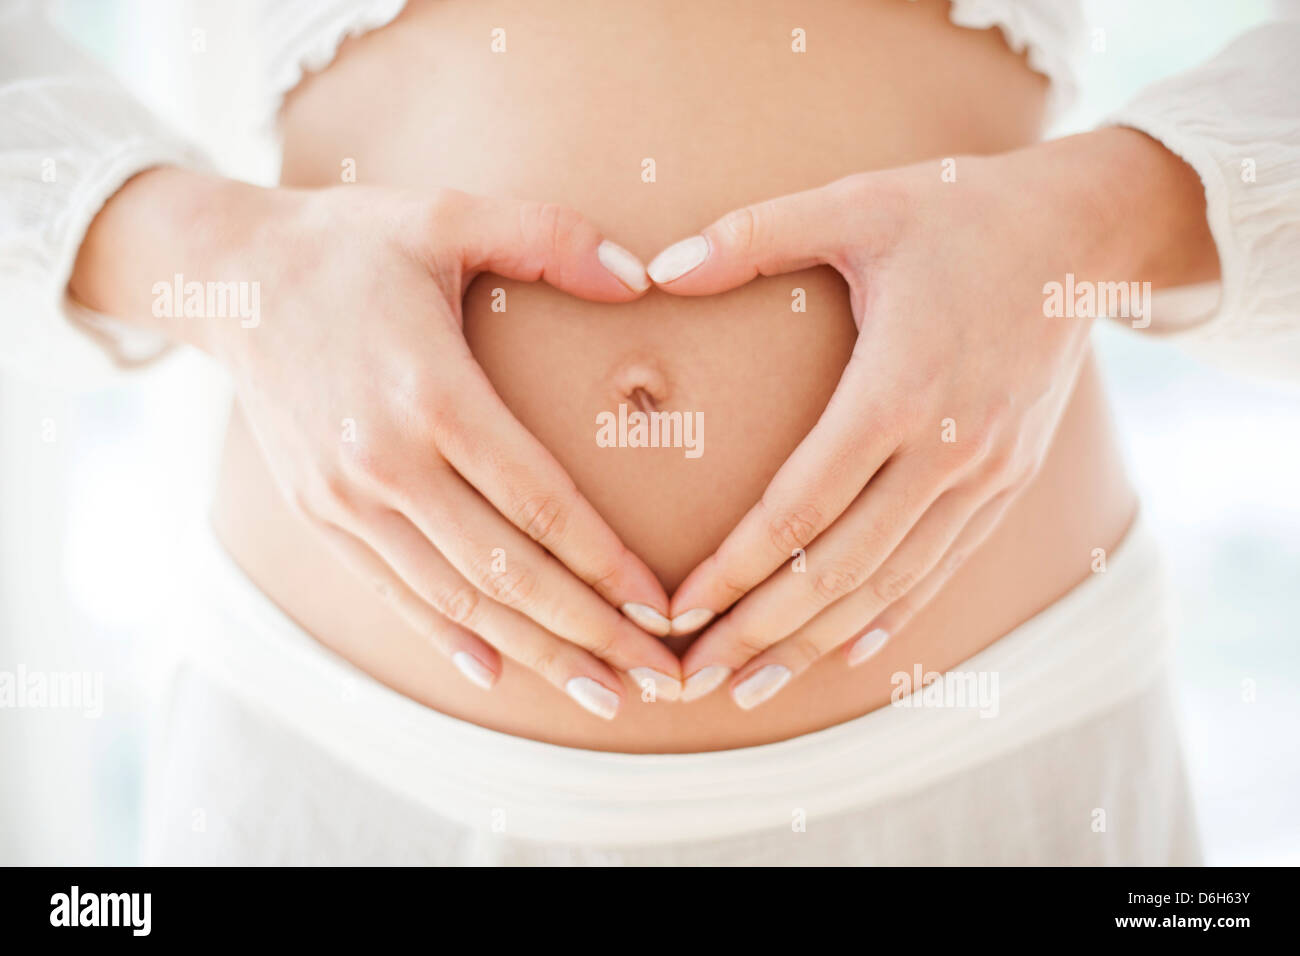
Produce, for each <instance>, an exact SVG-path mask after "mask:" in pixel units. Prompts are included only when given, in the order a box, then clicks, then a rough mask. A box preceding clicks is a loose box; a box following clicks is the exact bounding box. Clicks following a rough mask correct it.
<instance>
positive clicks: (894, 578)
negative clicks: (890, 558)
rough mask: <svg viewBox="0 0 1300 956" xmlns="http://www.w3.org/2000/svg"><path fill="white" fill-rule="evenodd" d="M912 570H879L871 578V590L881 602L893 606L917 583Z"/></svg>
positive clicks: (914, 572) (915, 574)
mask: <svg viewBox="0 0 1300 956" xmlns="http://www.w3.org/2000/svg"><path fill="white" fill-rule="evenodd" d="M917 578H918V575H917V573H916V571H915V569H913V568H881V569H880V571H878V572H877V573H876V574H874V575H873V576H872V578H871V590H872V592H873V593H874V594H875V595H876V597H877V598H879V599H880V600H881V601H883V602H885V603H886V604H893V603H894V602H895V601H897V600H898V599H899V598H901V597H902V596H903V595H904V594H906V593H907V592H908V591H910V590H912V587H913V586H914V585H915V584H916V582H917Z"/></svg>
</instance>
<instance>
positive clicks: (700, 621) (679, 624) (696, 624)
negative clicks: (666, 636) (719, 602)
mask: <svg viewBox="0 0 1300 956" xmlns="http://www.w3.org/2000/svg"><path fill="white" fill-rule="evenodd" d="M711 620H713V612H712V611H710V610H709V609H708V608H707V607H693V608H691V609H690V610H689V611H682V613H681V614H678V615H677V616H676V617H675V618H673V623H672V628H673V634H677V635H680V634H690V633H691V632H692V631H698V630H699V629H700V628H702V627H703V626H704V625H705V624H708V623H709V622H710V621H711Z"/></svg>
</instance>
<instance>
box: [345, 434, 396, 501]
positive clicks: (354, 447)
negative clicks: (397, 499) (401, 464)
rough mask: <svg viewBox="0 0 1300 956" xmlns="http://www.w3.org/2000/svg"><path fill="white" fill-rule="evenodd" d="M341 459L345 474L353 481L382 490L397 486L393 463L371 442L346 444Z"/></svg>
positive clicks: (359, 441)
mask: <svg viewBox="0 0 1300 956" xmlns="http://www.w3.org/2000/svg"><path fill="white" fill-rule="evenodd" d="M340 457H341V459H342V471H343V473H344V474H345V475H347V476H348V477H349V479H351V480H353V481H356V482H358V483H361V484H364V485H366V486H367V487H371V488H377V489H380V490H387V489H390V488H393V487H395V486H396V485H397V477H396V473H395V469H394V468H393V464H392V461H391V460H390V459H389V457H388V455H387V454H385V453H384V452H383V451H382V450H380V448H378V447H376V445H375V444H373V443H371V442H367V441H361V440H358V441H355V442H344V443H343V449H342V451H341V453H340Z"/></svg>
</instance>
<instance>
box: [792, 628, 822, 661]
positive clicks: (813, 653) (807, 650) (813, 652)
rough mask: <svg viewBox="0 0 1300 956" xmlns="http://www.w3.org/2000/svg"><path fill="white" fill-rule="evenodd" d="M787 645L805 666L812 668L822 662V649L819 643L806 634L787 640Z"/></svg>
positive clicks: (793, 636) (796, 635)
mask: <svg viewBox="0 0 1300 956" xmlns="http://www.w3.org/2000/svg"><path fill="white" fill-rule="evenodd" d="M785 643H786V645H787V646H788V647H789V649H790V652H791V653H793V654H794V655H795V656H796V657H797V658H798V659H799V660H800V661H802V662H803V663H804V665H805V666H809V667H810V666H812V665H813V664H815V663H817V661H819V660H821V657H822V649H821V648H820V647H818V646H817V643H816V642H815V641H814V640H812V638H810V637H808V636H807V635H804V634H795V635H792V636H791V637H789V638H787V640H786V642H785Z"/></svg>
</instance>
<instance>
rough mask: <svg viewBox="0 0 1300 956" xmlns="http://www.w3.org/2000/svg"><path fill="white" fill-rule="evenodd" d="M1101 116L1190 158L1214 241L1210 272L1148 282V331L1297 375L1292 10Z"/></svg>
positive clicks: (1298, 186) (1299, 243) (1299, 162)
mask: <svg viewBox="0 0 1300 956" xmlns="http://www.w3.org/2000/svg"><path fill="white" fill-rule="evenodd" d="M1109 122H1111V123H1113V124H1117V125H1122V126H1129V127H1133V128H1134V129H1138V130H1141V131H1142V132H1144V133H1146V134H1147V135H1149V136H1151V137H1153V138H1155V139H1157V140H1159V141H1160V142H1161V143H1163V144H1164V145H1165V146H1166V147H1167V148H1168V149H1169V150H1170V151H1172V152H1173V153H1175V154H1177V155H1178V156H1180V157H1181V158H1182V159H1183V160H1184V161H1186V162H1187V163H1188V164H1189V165H1190V166H1191V167H1192V168H1193V169H1195V170H1196V172H1197V173H1198V174H1199V175H1200V177H1201V182H1202V183H1204V185H1205V202H1206V212H1207V215H1208V218H1209V226H1210V230H1211V232H1212V233H1213V236H1214V242H1215V245H1216V246H1217V247H1218V251H1219V265H1220V281H1219V282H1216V283H1213V284H1206V285H1202V286H1196V287H1187V288H1184V289H1175V290H1170V291H1168V292H1166V293H1164V294H1159V293H1158V294H1157V295H1156V296H1155V297H1154V301H1153V302H1152V313H1153V316H1154V319H1155V321H1154V322H1153V324H1152V328H1151V331H1155V330H1156V329H1157V327H1159V328H1160V330H1161V331H1160V332H1159V333H1157V334H1165V335H1169V336H1170V337H1172V338H1175V339H1178V340H1180V342H1181V343H1182V344H1185V345H1186V346H1187V348H1188V350H1189V351H1191V352H1194V353H1197V354H1199V355H1201V356H1203V357H1205V358H1207V359H1208V360H1210V361H1213V362H1216V363H1218V364H1224V365H1227V366H1229V367H1235V368H1240V369H1246V370H1250V371H1255V372H1259V373H1262V374H1264V375H1269V376H1282V377H1286V378H1292V379H1300V22H1294V21H1284V22H1278V23H1270V24H1267V25H1265V26H1262V27H1260V28H1258V29H1256V30H1253V31H1251V32H1249V33H1246V34H1244V35H1243V36H1241V37H1240V38H1238V39H1237V40H1235V41H1233V42H1232V43H1231V44H1229V45H1228V46H1227V47H1226V48H1225V49H1224V50H1223V51H1222V52H1221V53H1219V54H1218V55H1217V56H1215V57H1214V58H1213V59H1211V60H1210V61H1209V62H1207V63H1204V64H1202V65H1201V66H1199V67H1197V68H1196V69H1194V70H1190V71H1188V72H1186V73H1183V74H1180V75H1177V76H1174V77H1171V78H1169V79H1167V80H1164V81H1162V82H1160V83H1156V84H1155V85H1153V86H1151V87H1149V88H1147V89H1146V90H1144V91H1143V92H1141V93H1140V94H1139V95H1138V96H1137V97H1136V98H1135V99H1134V100H1133V101H1132V102H1131V103H1129V104H1128V105H1127V106H1126V107H1125V108H1124V109H1122V110H1120V111H1119V112H1118V113H1116V114H1114V115H1112V116H1111V117H1110V118H1109Z"/></svg>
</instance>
